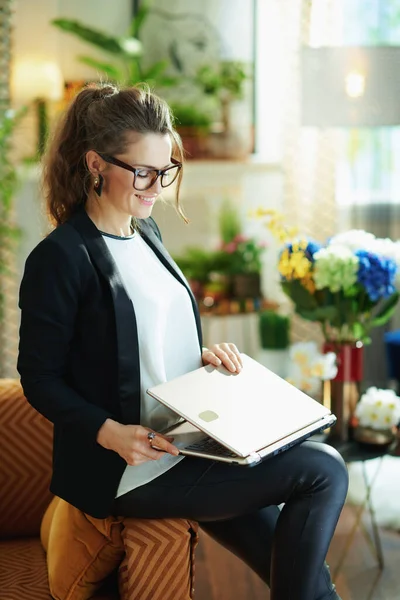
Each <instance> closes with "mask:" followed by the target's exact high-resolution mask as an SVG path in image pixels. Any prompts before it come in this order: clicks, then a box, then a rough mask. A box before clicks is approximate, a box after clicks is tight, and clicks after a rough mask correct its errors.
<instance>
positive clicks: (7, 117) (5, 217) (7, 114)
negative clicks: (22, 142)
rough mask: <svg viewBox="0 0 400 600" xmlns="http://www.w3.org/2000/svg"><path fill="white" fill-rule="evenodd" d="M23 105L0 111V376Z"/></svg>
mask: <svg viewBox="0 0 400 600" xmlns="http://www.w3.org/2000/svg"><path fill="white" fill-rule="evenodd" d="M25 113H26V108H21V109H20V110H19V111H13V110H10V109H8V110H2V111H0V377H1V376H3V366H4V362H5V361H4V357H3V353H4V351H5V347H6V340H5V336H6V332H5V327H4V324H5V319H6V314H5V293H4V290H5V287H6V278H7V277H8V276H9V256H10V255H12V253H13V251H14V250H15V244H16V242H17V240H18V238H19V236H20V230H19V228H18V227H17V226H16V225H15V223H14V221H13V213H12V209H13V202H12V201H13V198H14V194H15V192H16V189H17V186H18V177H17V171H16V168H15V165H14V163H13V161H12V160H11V156H10V152H11V144H12V136H13V133H14V130H15V128H16V126H17V125H18V123H19V122H20V120H21V119H22V117H23V115H24V114H25Z"/></svg>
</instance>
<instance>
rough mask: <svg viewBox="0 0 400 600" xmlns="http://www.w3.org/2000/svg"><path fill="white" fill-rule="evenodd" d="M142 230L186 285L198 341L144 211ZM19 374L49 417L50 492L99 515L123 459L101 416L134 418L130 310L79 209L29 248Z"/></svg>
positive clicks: (109, 500) (108, 504) (135, 371)
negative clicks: (110, 443)
mask: <svg viewBox="0 0 400 600" xmlns="http://www.w3.org/2000/svg"><path fill="white" fill-rule="evenodd" d="M139 223H140V230H141V235H142V237H143V238H144V240H145V241H146V242H147V244H148V245H149V246H150V247H151V248H152V250H153V251H154V252H155V253H156V254H157V256H158V258H159V259H160V260H161V262H162V263H163V264H164V265H165V266H166V268H167V269H168V270H169V271H170V272H171V273H172V274H173V275H174V277H175V278H176V279H177V280H178V281H179V282H180V283H181V284H182V285H184V286H185V288H186V289H187V291H188V294H189V295H190V299H191V301H192V305H193V312H194V318H195V319H196V325H197V331H198V336H199V345H200V347H201V344H202V338H201V324H200V316H199V312H198V308H197V304H196V301H195V299H194V297H193V294H192V292H191V291H190V288H189V286H188V283H187V281H186V280H185V277H184V276H183V274H182V273H181V271H180V270H179V268H178V266H177V265H176V264H175V263H174V261H173V260H172V258H171V257H170V256H169V254H168V253H167V251H166V249H165V248H164V246H163V245H162V242H161V236H160V233H159V230H158V227H157V225H156V224H155V222H154V220H153V219H152V218H151V217H150V218H148V219H144V220H141V221H139ZM20 308H21V311H22V313H21V327H20V345H19V357H18V371H19V373H20V375H21V383H22V386H23V389H24V393H25V395H26V397H27V399H28V401H29V402H30V403H31V404H32V406H33V407H34V408H35V409H36V410H38V411H39V412H40V413H42V414H43V415H44V416H45V417H46V418H47V419H49V420H50V421H52V422H53V423H54V447H53V477H52V481H51V485H50V490H51V491H52V492H53V493H54V494H56V495H57V496H60V497H61V498H64V500H66V501H67V502H69V503H70V504H72V505H74V506H76V507H77V508H79V509H81V510H82V511H84V512H86V513H88V514H90V515H92V516H93V517H98V518H104V517H107V516H108V515H109V514H111V512H112V504H113V500H114V497H115V494H116V491H117V487H118V484H119V481H120V479H121V476H122V473H123V471H124V468H125V466H126V462H125V461H124V460H123V459H122V458H121V457H120V456H119V455H118V454H117V453H115V452H113V451H111V450H106V449H105V448H103V447H102V446H100V445H99V444H98V443H97V442H96V436H97V432H98V430H99V428H100V427H101V425H102V424H103V423H104V421H105V420H106V419H107V418H112V419H114V420H116V421H119V422H120V423H124V424H128V423H131V424H139V423H140V366H139V348H138V337H137V328H136V319H135V311H134V307H133V304H132V301H131V300H130V298H129V297H128V295H127V293H126V291H125V288H124V285H123V283H122V280H121V277H120V275H119V272H118V270H117V268H116V265H115V262H114V260H113V258H112V256H111V254H110V252H109V251H108V248H107V245H106V243H105V242H104V240H103V238H102V235H101V234H100V232H99V231H98V229H97V228H96V227H95V225H94V224H93V222H92V221H91V219H90V218H89V217H88V215H87V214H86V212H85V210H83V209H81V210H79V211H78V212H77V213H75V214H74V215H73V217H72V218H71V219H70V220H69V221H68V222H66V223H65V224H64V225H61V226H59V227H57V228H56V229H55V230H54V231H52V233H51V234H50V235H49V236H48V237H46V238H45V239H44V240H43V241H41V242H40V243H39V244H38V246H36V248H35V249H34V250H33V251H32V253H31V254H30V255H29V257H28V259H27V261H26V265H25V272H24V276H23V279H22V283H21V288H20Z"/></svg>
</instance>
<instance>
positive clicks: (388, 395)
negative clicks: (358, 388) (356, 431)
mask: <svg viewBox="0 0 400 600" xmlns="http://www.w3.org/2000/svg"><path fill="white" fill-rule="evenodd" d="M355 415H356V417H357V418H358V422H359V425H361V426H362V427H371V428H372V429H391V428H392V427H394V426H395V425H397V424H398V423H399V422H400V398H399V397H398V396H396V393H395V392H394V391H393V390H382V389H379V388H376V387H370V388H368V390H367V391H366V392H365V394H363V395H362V396H361V398H360V400H359V402H358V403H357V406H356V410H355Z"/></svg>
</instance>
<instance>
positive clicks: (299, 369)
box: [287, 342, 337, 396]
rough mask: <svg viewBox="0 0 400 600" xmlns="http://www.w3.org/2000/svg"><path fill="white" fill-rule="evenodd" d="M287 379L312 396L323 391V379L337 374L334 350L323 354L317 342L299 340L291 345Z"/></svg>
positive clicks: (331, 377)
mask: <svg viewBox="0 0 400 600" xmlns="http://www.w3.org/2000/svg"><path fill="white" fill-rule="evenodd" d="M289 358H290V361H289V372H288V376H287V380H288V381H289V383H291V384H292V385H294V386H296V387H297V388H299V389H301V390H302V391H303V392H305V393H306V394H309V395H310V396H315V395H318V394H319V393H320V391H321V381H324V380H326V379H333V378H334V377H336V374H337V366H336V355H335V353H334V352H328V353H327V354H321V353H320V352H319V350H318V346H317V344H316V342H298V343H297V344H293V345H292V346H291V347H290V351H289Z"/></svg>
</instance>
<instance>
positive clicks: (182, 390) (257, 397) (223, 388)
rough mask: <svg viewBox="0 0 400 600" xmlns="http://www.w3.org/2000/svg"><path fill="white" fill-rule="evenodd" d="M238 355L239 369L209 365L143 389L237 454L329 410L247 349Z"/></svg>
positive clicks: (315, 419)
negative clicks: (239, 356)
mask: <svg viewBox="0 0 400 600" xmlns="http://www.w3.org/2000/svg"><path fill="white" fill-rule="evenodd" d="M241 357H242V360H243V369H242V371H241V372H240V373H229V372H228V371H227V370H226V369H225V368H224V367H217V368H216V367H212V366H210V365H208V366H206V367H202V368H200V369H196V370H195V371H191V372H190V373H186V374H185V375H182V376H181V377H178V378H176V379H173V380H171V381H169V382H167V383H162V384H160V385H157V386H154V387H152V388H150V389H149V390H147V391H148V393H149V394H150V395H151V396H153V397H154V398H156V399H157V400H159V401H160V402H162V403H163V404H165V405H166V406H168V407H169V408H170V409H172V410H173V411H175V412H177V413H178V414H179V415H181V416H182V417H184V418H185V419H186V420H187V421H189V422H190V423H193V424H194V425H196V426H197V427H198V428H199V429H201V430H202V431H204V432H205V433H207V434H208V435H210V436H212V437H213V438H215V439H216V440H218V441H219V442H221V443H223V444H225V445H226V446H228V447H229V448H230V449H231V450H233V451H234V452H236V453H237V454H239V455H240V456H248V455H249V454H250V453H251V452H255V451H257V450H260V449H261V448H265V446H267V445H269V444H272V443H273V442H276V441H278V440H280V439H282V438H284V437H286V436H288V435H290V434H291V433H293V432H295V431H298V430H299V429H302V428H303V427H306V426H307V425H310V424H311V423H314V422H316V421H318V420H320V419H322V418H323V417H325V416H327V415H329V414H330V411H329V410H328V409H327V408H326V407H324V406H323V405H321V404H320V403H319V402H316V401H315V400H313V399H312V398H310V397H309V396H307V395H306V394H304V393H303V392H301V391H300V390H299V389H297V388H296V387H294V386H293V385H291V384H290V383H288V382H287V381H285V380H284V379H282V378H281V377H279V376H278V375H276V374H275V373H273V372H272V371H270V370H269V369H267V368H266V367H264V366H263V365H261V364H260V363H258V362H256V361H255V360H253V359H252V358H250V357H249V356H247V355H246V354H243V353H242V354H241Z"/></svg>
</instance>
